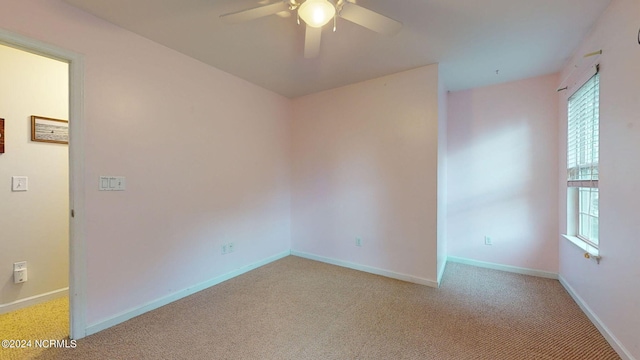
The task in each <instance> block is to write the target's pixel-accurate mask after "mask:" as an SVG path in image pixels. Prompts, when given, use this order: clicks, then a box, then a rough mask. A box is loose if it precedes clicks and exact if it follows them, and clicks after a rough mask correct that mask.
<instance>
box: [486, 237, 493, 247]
mask: <svg viewBox="0 0 640 360" xmlns="http://www.w3.org/2000/svg"><path fill="white" fill-rule="evenodd" d="M484 244H485V245H493V240H491V237H489V236H485V237H484Z"/></svg>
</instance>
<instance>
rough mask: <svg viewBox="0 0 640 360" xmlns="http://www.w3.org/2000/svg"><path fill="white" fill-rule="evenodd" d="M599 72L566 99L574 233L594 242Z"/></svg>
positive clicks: (596, 216)
mask: <svg viewBox="0 0 640 360" xmlns="http://www.w3.org/2000/svg"><path fill="white" fill-rule="evenodd" d="M599 100H600V76H599V74H598V73H596V74H595V75H594V76H593V77H591V78H590V79H589V80H587V82H586V83H585V84H584V85H583V86H582V87H581V88H580V89H578V91H576V92H575V93H574V94H573V95H572V96H571V97H570V98H569V103H568V111H569V114H568V132H567V138H568V139H567V186H568V187H569V188H576V189H575V190H574V191H577V192H578V194H577V196H575V197H574V198H575V199H576V201H577V202H578V203H577V204H576V205H577V207H576V208H577V209H578V210H577V214H575V216H576V217H577V218H576V220H577V229H575V233H576V235H577V236H578V237H579V238H580V239H582V240H584V241H586V242H588V243H589V244H591V245H594V246H596V247H597V245H598V215H599V214H598V195H599V194H598V161H599V143H600V141H599V127H600V121H599V118H600V112H599V110H600V109H599Z"/></svg>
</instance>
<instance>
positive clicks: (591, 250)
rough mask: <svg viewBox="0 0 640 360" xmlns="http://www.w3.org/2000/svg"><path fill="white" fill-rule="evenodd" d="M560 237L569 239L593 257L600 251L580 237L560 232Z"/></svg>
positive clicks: (598, 254)
mask: <svg viewBox="0 0 640 360" xmlns="http://www.w3.org/2000/svg"><path fill="white" fill-rule="evenodd" d="M562 237H563V238H565V239H567V240H569V241H571V242H572V243H573V244H574V245H575V246H577V247H579V248H580V249H582V250H584V251H586V252H588V253H589V255H591V256H595V257H598V256H600V251H598V249H596V248H594V247H593V246H592V245H589V244H587V243H586V242H584V241H583V240H582V239H580V238H578V237H575V236H571V235H565V234H562Z"/></svg>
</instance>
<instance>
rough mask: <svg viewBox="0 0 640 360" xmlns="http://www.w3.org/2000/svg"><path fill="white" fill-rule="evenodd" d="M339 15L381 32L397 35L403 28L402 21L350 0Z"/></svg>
mask: <svg viewBox="0 0 640 360" xmlns="http://www.w3.org/2000/svg"><path fill="white" fill-rule="evenodd" d="M339 15H340V17H341V18H343V19H345V20H349V21H351V22H352V23H356V24H358V25H360V26H364V27H366V28H367V29H369V30H373V31H375V32H378V33H381V34H386V35H395V34H397V33H398V31H400V29H401V28H402V23H401V22H399V21H396V20H393V19H392V18H389V17H386V16H384V15H382V14H379V13H377V12H375V11H373V10H369V9H367V8H363V7H362V6H359V5H356V4H354V3H351V2H349V1H345V2H344V5H343V6H342V10H341V11H340V13H339Z"/></svg>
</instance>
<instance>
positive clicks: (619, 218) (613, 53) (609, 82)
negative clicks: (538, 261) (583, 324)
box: [558, 0, 640, 359]
mask: <svg viewBox="0 0 640 360" xmlns="http://www.w3.org/2000/svg"><path fill="white" fill-rule="evenodd" d="M638 14H640V2H639V1H637V0H613V2H612V3H611V5H610V7H609V9H608V10H607V12H606V13H605V14H604V15H603V17H602V18H601V19H600V20H599V21H598V23H597V25H596V27H595V29H594V30H593V32H592V34H591V35H590V36H589V37H588V38H587V39H586V40H585V41H584V42H583V43H582V45H581V46H580V49H579V50H578V51H577V52H576V53H575V56H574V58H573V59H572V60H571V61H569V62H568V63H567V66H566V67H565V69H564V71H563V74H562V78H563V79H564V78H565V77H567V76H569V74H570V73H572V72H573V75H572V77H574V76H575V74H576V73H580V72H582V71H584V70H585V69H584V66H581V64H588V63H587V62H586V61H584V60H582V59H581V58H582V55H583V54H586V53H591V52H593V51H597V50H600V49H602V51H603V54H602V55H601V56H600V58H599V63H600V182H599V188H600V204H599V205H600V208H599V210H600V236H599V238H600V255H601V256H602V262H601V263H600V265H598V264H596V262H595V261H589V260H586V259H584V257H583V256H582V255H583V253H584V251H582V250H581V249H579V248H578V247H577V246H575V245H573V244H572V243H570V242H569V241H567V240H565V239H563V238H561V239H560V276H561V278H562V279H563V280H564V281H565V282H566V284H568V285H569V286H570V287H571V288H573V291H574V292H575V293H576V295H578V296H579V297H580V298H581V299H582V301H583V303H584V305H586V306H587V307H588V308H589V309H590V311H591V312H592V315H594V316H595V317H597V318H599V320H600V321H601V323H602V325H604V327H606V328H608V331H609V332H610V334H611V335H612V336H613V338H614V339H613V341H614V344H615V345H616V346H617V350H618V351H619V353H623V354H625V356H626V357H627V358H636V359H640V341H639V339H640V337H639V335H638V334H640V286H639V284H640V262H638V259H637V257H638V254H640V241H639V240H638V234H640V221H639V220H638V213H639V210H638V204H639V202H638V199H639V196H638V194H639V191H638V184H640V160H638V159H640V157H639V154H640V91H639V90H638V86H639V85H640V45H638V40H637V34H638V28H639V27H640V18H639V17H638ZM575 65H579V68H578V69H576V70H574V68H575V67H574V66H575ZM569 95H570V93H569V92H563V93H561V94H560V95H559V98H560V104H561V106H560V119H561V121H560V133H561V137H560V139H559V144H560V154H561V160H560V164H559V169H560V174H559V180H558V183H559V189H560V196H559V199H560V204H559V209H560V215H561V232H564V231H565V230H566V178H565V176H564V174H565V173H564V169H565V156H564V154H565V151H566V150H565V149H566V140H565V136H566V126H567V125H566V98H567V96H569Z"/></svg>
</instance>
